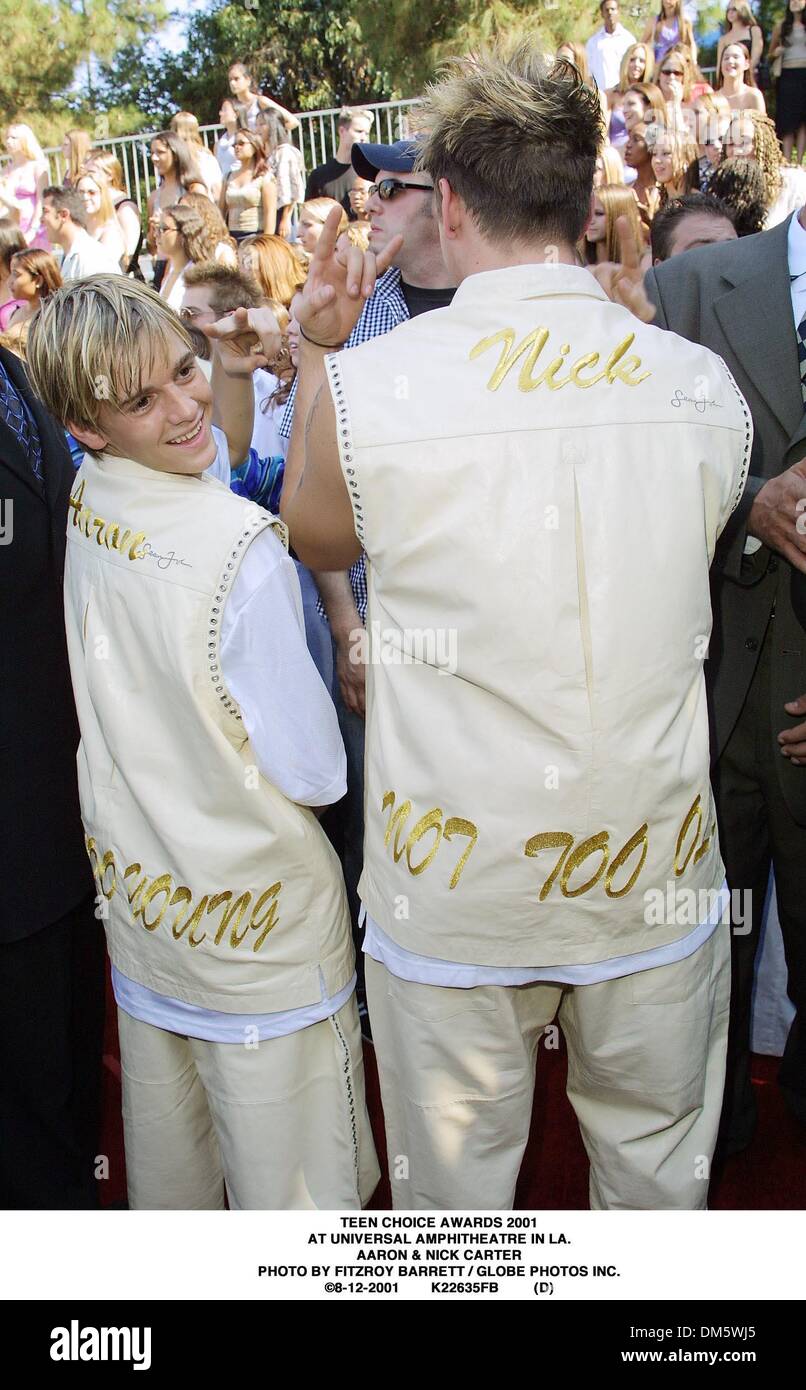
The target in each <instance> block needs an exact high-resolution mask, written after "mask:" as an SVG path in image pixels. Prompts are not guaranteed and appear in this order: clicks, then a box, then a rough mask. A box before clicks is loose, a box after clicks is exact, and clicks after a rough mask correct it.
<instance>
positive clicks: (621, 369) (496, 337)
mask: <svg viewBox="0 0 806 1390" xmlns="http://www.w3.org/2000/svg"><path fill="white" fill-rule="evenodd" d="M548 340H549V330H548V329H547V328H543V327H540V328H533V329H532V331H531V332H530V333H527V334H526V336H525V337H524V338H522V339H521V341H520V343H518V345H517V347H516V346H515V330H514V328H501V329H499V330H498V332H497V333H491V334H490V335H489V337H487V338H482V339H481V340H480V341H479V342H478V343H476V345H475V346H474V347H472V348H471V349H470V354H469V355H470V360H471V361H473V360H475V358H477V357H480V356H481V355H482V353H485V352H487V351H488V349H489V348H494V347H500V348H501V356H500V358H499V360H498V366H497V367H496V368H495V370H494V371H493V374H492V376H491V377H490V380H489V381H488V382H487V390H488V391H497V390H498V388H499V386H500V385H501V383H502V381H503V380H504V378H505V377H506V376H507V375H508V373H509V372H511V370H512V368H513V367H514V366H515V365H516V363H517V362H519V361H520V359H521V358H523V362H522V365H521V370H520V374H519V376H518V390H519V391H536V390H537V388H538V386H547V387H548V388H549V390H550V391H560V390H561V389H562V388H563V386H568V385H571V386H578V387H580V389H582V390H586V389H587V388H588V387H589V386H596V385H597V384H598V383H599V382H601V381H604V382H606V383H607V385H608V386H612V385H613V384H614V382H616V381H621V382H623V383H624V385H625V386H640V384H641V382H642V381H646V380H647V378H648V377H650V376H651V375H652V373H651V372H648V371H647V372H640V368H641V358H640V357H638V356H636V355H635V354H633V355H632V356H631V357H625V353H627V352H628V351H629V349H630V348H631V347H632V345H633V343H634V342H635V334H634V333H628V334H627V337H626V338H623V339H622V341H621V342H620V343H617V344H616V346H615V347H614V348H613V349H612V351H611V352H610V355H609V357H608V358H607V362H606V364H605V366H604V367H603V368H602V370H601V371H600V372H598V373H597V374H596V375H595V376H592V377H589V378H588V379H587V380H581V379H580V375H579V374H580V372H581V371H582V370H583V369H584V368H585V367H594V366H596V365H597V364H598V363H599V361H600V359H601V355H602V354H601V353H600V352H585V353H583V354H582V355H581V356H580V357H578V358H577V359H576V360H575V361H574V362H571V363H569V362H567V361H566V358H567V357H568V355H569V354H570V352H571V350H572V349H571V344H570V343H562V344H561V345H560V348H559V355H558V356H556V357H555V358H554V359H553V360H552V361H551V362H550V363H549V364H548V365H547V366H546V368H545V369H544V370H543V371H542V372H541V373H540V375H539V376H536V377H533V376H532V370H533V368H534V366H535V364H536V362H537V359H538V357H539V356H540V354H541V353H542V351H543V349H544V347H545V346H546V344H547V343H548ZM564 366H567V367H568V369H569V370H568V375H567V376H566V377H563V378H562V379H559V378H558V376H557V373H558V372H559V371H560V370H561V368H562V367H564ZM637 373H640V374H639V375H636V374H637Z"/></svg>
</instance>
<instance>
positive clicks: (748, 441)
mask: <svg viewBox="0 0 806 1390" xmlns="http://www.w3.org/2000/svg"><path fill="white" fill-rule="evenodd" d="M719 360H720V362H721V363H722V366H723V367H724V368H725V372H726V373H727V377H728V381H729V382H730V384H731V386H732V387H733V389H734V391H735V392H736V395H737V397H738V400H739V404H740V406H741V408H742V415H743V416H744V457H743V458H742V480H741V484H740V486H739V489H738V491H737V493H736V496H735V497H734V499H733V506H732V507H731V511H732V512H733V511H735V510H736V508H737V507H738V505H739V503H740V501H741V499H742V494H743V492H744V487H745V483H746V482H747V471H748V469H749V467H750V454H751V451H752V448H753V420H752V416H751V414H750V411H749V410H748V408H747V402H746V400H745V398H744V396H743V395H742V393H741V391H740V390H739V388H738V386H737V385H736V382H735V381H734V379H733V375H732V373H731V371H730V368H729V367H728V366H727V363H726V362H725V361H724V359H723V358H722V357H720V358H719Z"/></svg>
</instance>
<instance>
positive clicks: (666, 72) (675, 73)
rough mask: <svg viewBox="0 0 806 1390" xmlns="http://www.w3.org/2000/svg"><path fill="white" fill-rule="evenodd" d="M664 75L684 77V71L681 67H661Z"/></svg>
mask: <svg viewBox="0 0 806 1390" xmlns="http://www.w3.org/2000/svg"><path fill="white" fill-rule="evenodd" d="M661 76H662V77H679V78H681V79H682V77H683V73H682V72H681V71H680V69H679V68H661Z"/></svg>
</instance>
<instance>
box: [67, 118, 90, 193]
mask: <svg viewBox="0 0 806 1390" xmlns="http://www.w3.org/2000/svg"><path fill="white" fill-rule="evenodd" d="M63 143H65V144H66V145H67V146H68V148H69V151H70V153H69V154H68V156H67V169H66V170H65V179H69V180H70V182H71V183H76V182H77V181H78V178H79V176H80V174H81V170H82V169H83V167H84V165H85V164H86V162H87V159H88V157H89V153H90V150H91V149H92V136H91V135H88V134H87V132H86V130H68V132H67V134H66V135H65V137H64V141H63Z"/></svg>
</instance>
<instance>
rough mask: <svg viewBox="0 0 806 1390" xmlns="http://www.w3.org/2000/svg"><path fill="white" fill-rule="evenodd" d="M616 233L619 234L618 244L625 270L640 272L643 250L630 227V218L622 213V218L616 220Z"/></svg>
mask: <svg viewBox="0 0 806 1390" xmlns="http://www.w3.org/2000/svg"><path fill="white" fill-rule="evenodd" d="M616 231H617V232H618V243H619V249H620V251H621V265H622V268H623V269H624V270H634V271H639V272H640V269H641V248H640V246H639V245H638V238H637V237H636V235H635V233H634V232H633V229H632V227H631V225H630V219H629V217H625V216H624V214H623V213H622V215H621V217H617V218H616Z"/></svg>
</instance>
